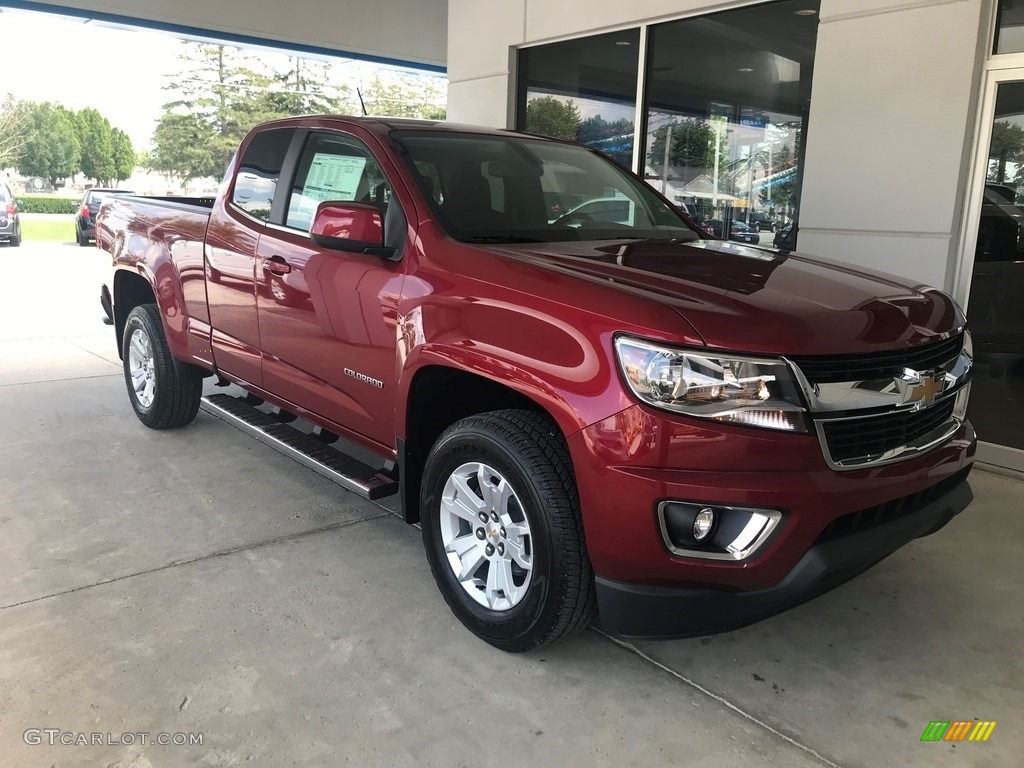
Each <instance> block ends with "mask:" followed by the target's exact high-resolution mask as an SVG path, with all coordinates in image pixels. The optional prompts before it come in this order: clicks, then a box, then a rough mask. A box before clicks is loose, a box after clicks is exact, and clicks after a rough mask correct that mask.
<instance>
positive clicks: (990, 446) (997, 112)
mask: <svg viewBox="0 0 1024 768" xmlns="http://www.w3.org/2000/svg"><path fill="white" fill-rule="evenodd" d="M1001 74H1002V77H998V76H997V77H996V78H993V81H991V82H990V84H989V89H988V98H987V99H986V102H987V103H986V107H987V110H986V112H985V114H986V115H991V117H990V118H989V119H988V121H987V125H986V131H987V134H988V136H987V139H988V141H987V145H988V150H987V153H986V152H985V150H984V145H983V146H982V147H981V152H980V153H979V155H980V156H979V158H978V166H977V167H976V175H975V178H976V179H977V181H976V182H975V183H976V184H979V185H980V180H981V178H984V189H983V190H982V191H981V195H980V199H979V198H978V196H977V193H978V190H977V188H976V189H975V198H974V200H973V203H974V205H973V206H972V212H971V215H972V218H973V223H975V224H976V225H977V235H976V238H975V239H974V242H973V251H974V252H973V268H972V271H971V274H970V290H969V294H968V301H967V319H968V323H969V325H970V328H971V332H972V335H973V337H974V352H975V378H974V385H973V387H972V390H971V403H970V409H969V411H968V416H969V418H970V419H971V421H972V423H973V424H974V427H975V429H977V431H978V438H979V439H980V440H981V441H983V442H984V445H983V446H982V447H981V449H980V450H979V455H978V458H979V459H980V460H982V461H987V462H989V463H993V464H999V465H1002V466H1008V467H1011V468H1014V469H1020V470H1024V81H1005V80H1004V78H1005V77H1006V73H1001ZM1017 76H1018V77H1019V76H1021V73H1019V72H1018V73H1017ZM999 81H1002V82H999ZM982 164H984V165H983V166H982ZM971 245H972V243H970V242H969V243H968V244H967V249H966V250H968V251H969V250H970V249H971ZM965 256H968V258H969V256H970V254H969V253H965Z"/></svg>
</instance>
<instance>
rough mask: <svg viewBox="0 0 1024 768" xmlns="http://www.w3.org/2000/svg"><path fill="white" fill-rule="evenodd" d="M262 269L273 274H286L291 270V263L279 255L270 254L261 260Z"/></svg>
mask: <svg viewBox="0 0 1024 768" xmlns="http://www.w3.org/2000/svg"><path fill="white" fill-rule="evenodd" d="M263 270H264V271H265V272H271V273H273V274H275V275H287V274H288V273H289V272H291V271H292V265H291V264H289V263H288V262H287V261H285V260H284V259H282V258H281V257H280V256H271V257H270V258H269V259H264V260H263Z"/></svg>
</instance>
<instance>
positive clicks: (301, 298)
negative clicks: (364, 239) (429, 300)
mask: <svg viewBox="0 0 1024 768" xmlns="http://www.w3.org/2000/svg"><path fill="white" fill-rule="evenodd" d="M326 201H335V202H341V201H345V202H349V201H361V202H368V203H372V204H374V205H377V206H379V207H380V208H381V210H382V213H383V214H384V215H383V217H382V218H383V220H384V222H385V237H386V238H387V237H388V236H389V235H388V232H389V229H390V230H392V232H391V237H399V238H400V241H401V242H404V237H405V232H404V229H405V226H406V225H405V219H404V216H403V215H401V208H400V207H399V204H398V201H397V200H395V199H394V195H393V188H392V186H391V182H390V181H389V180H388V178H387V177H386V176H385V174H384V172H383V170H382V168H381V165H380V163H379V162H378V161H377V159H376V158H375V156H374V154H373V152H372V151H371V150H370V148H369V147H368V146H367V144H366V143H364V142H362V141H360V140H359V139H358V138H356V137H355V136H352V135H350V134H345V133H340V132H337V133H336V132H328V131H323V132H316V131H313V132H310V134H309V135H308V137H307V138H306V141H305V145H304V147H303V149H302V152H301V154H300V157H299V161H298V166H297V168H296V173H295V177H294V179H293V181H292V187H291V190H290V194H289V200H288V204H287V207H286V209H285V211H284V213H283V219H282V221H281V222H280V225H279V226H274V227H268V228H267V230H266V231H265V232H264V233H263V235H262V236H261V237H260V242H259V245H258V247H257V254H256V262H257V271H258V275H257V282H258V289H257V305H258V317H259V328H260V340H261V343H262V350H263V356H264V357H263V382H264V387H265V388H266V389H267V390H268V391H270V392H273V393H275V394H277V395H280V396H281V397H283V398H285V399H287V400H289V401H291V402H293V403H294V404H295V405H297V406H300V407H301V408H304V409H306V410H307V411H310V412H312V413H313V414H315V415H317V416H319V417H320V418H321V419H323V420H325V421H327V422H330V423H331V424H332V425H335V426H336V428H337V431H339V432H341V433H349V434H350V436H353V437H364V438H369V440H370V441H372V442H373V443H375V444H377V445H378V446H381V447H384V448H388V449H393V448H394V445H393V443H394V434H395V429H394V403H395V398H396V385H397V378H398V375H397V362H396V339H397V332H396V326H397V322H396V318H397V301H398V298H399V296H400V295H401V290H400V289H401V279H402V275H403V267H404V265H403V263H402V262H401V261H388V260H384V259H382V258H380V257H379V256H374V255H369V254H363V253H349V252H343V251H335V250H328V249H323V248H321V247H319V246H318V245H316V243H314V242H313V240H312V239H311V238H310V236H309V228H310V225H311V224H312V222H313V216H314V214H315V213H316V209H317V206H318V205H319V204H320V203H321V202H326ZM389 207H391V208H392V210H391V211H390V215H389V213H388V209H389ZM353 433H354V434H353Z"/></svg>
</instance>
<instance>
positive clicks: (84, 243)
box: [78, 234, 89, 248]
mask: <svg viewBox="0 0 1024 768" xmlns="http://www.w3.org/2000/svg"><path fill="white" fill-rule="evenodd" d="M78 244H79V245H80V246H82V247H83V248H88V247H89V238H88V237H86V236H85V235H83V234H79V235H78Z"/></svg>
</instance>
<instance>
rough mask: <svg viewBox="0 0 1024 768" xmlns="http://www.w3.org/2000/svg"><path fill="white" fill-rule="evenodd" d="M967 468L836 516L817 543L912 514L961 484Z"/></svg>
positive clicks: (964, 478)
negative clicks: (863, 507)
mask: <svg viewBox="0 0 1024 768" xmlns="http://www.w3.org/2000/svg"><path fill="white" fill-rule="evenodd" d="M970 471H971V468H970V467H965V468H964V469H961V470H960V471H959V472H957V473H956V474H955V475H950V476H949V477H947V478H946V479H945V480H943V481H942V482H941V483H937V484H936V485H933V486H932V487H931V488H925V489H924V490H923V491H918V492H917V493H912V494H911V495H909V496H903V497H901V498H899V499H893V500H892V501H887V502H886V503H885V504H878V505H876V506H874V507H868V508H867V509H861V510H858V511H857V512H851V513H850V514H848V515H843V516H842V517H837V518H836V519H835V520H833V521H832V522H831V523H829V524H828V526H827V527H826V528H825V530H824V531H822V533H821V536H819V537H818V542H817V543H822V542H825V541H832V540H834V539H841V538H843V537H844V536H849V535H851V534H854V533H860V532H861V531H866V530H868V529H871V528H875V527H877V526H879V525H885V524H886V523H891V522H892V521H893V520H899V519H900V518H902V517H906V516H908V515H912V514H914V513H915V512H917V511H918V510H919V509H922V508H923V507H925V506H926V505H928V504H931V503H932V502H933V501H935V500H936V499H938V498H939V497H941V496H943V495H944V494H946V493H948V492H949V491H951V490H953V489H954V488H956V487H957V486H958V485H960V483H962V482H963V481H964V480H966V479H967V475H968V474H970Z"/></svg>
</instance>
